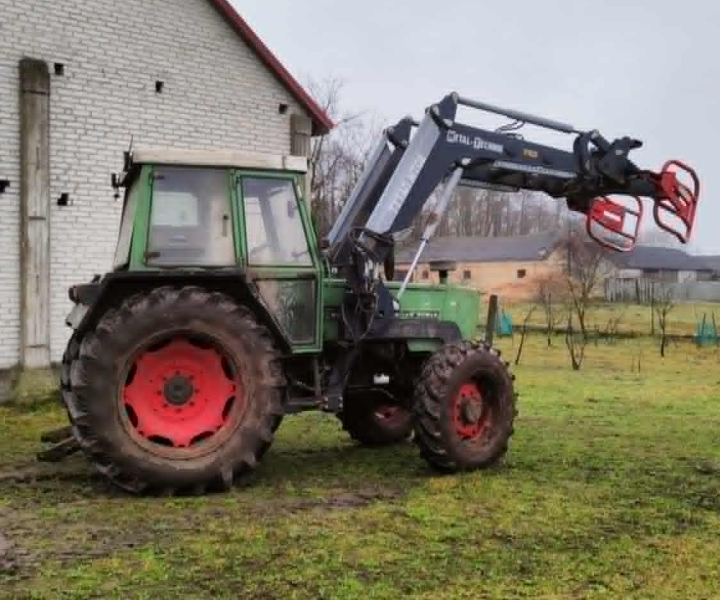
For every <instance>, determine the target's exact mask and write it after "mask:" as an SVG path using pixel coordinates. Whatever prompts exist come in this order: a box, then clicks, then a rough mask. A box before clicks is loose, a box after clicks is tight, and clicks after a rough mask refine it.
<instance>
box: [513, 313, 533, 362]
mask: <svg viewBox="0 0 720 600" xmlns="http://www.w3.org/2000/svg"><path fill="white" fill-rule="evenodd" d="M535 308H536V307H535V306H533V307H531V308H530V310H529V311H528V313H527V314H526V315H525V318H524V319H523V324H522V329H521V330H520V345H519V346H518V351H517V355H516V356H515V365H519V364H520V357H521V356H522V351H523V346H524V345H525V335H526V334H527V325H528V321H530V317H532V315H533V313H534V312H535Z"/></svg>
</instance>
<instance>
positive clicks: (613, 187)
mask: <svg viewBox="0 0 720 600" xmlns="http://www.w3.org/2000/svg"><path fill="white" fill-rule="evenodd" d="M460 106H465V107H470V108H475V109H479V110H484V111H490V112H495V113H498V114H503V115H506V116H508V117H510V118H513V119H515V120H516V121H517V122H520V123H531V124H534V125H538V126H540V127H545V128H548V129H553V130H556V131H560V132H563V133H568V134H575V135H576V136H577V137H576V139H575V142H574V146H573V149H572V150H571V151H568V150H562V149H558V148H553V147H550V146H546V145H542V144H536V143H533V142H529V141H526V140H524V139H522V138H520V137H519V136H517V135H516V134H514V133H512V131H511V130H508V129H507V128H506V129H503V128H500V129H499V130H496V131H489V130H485V129H481V128H477V127H471V126H469V125H465V124H463V123H459V122H458V121H457V119H456V117H457V111H458V107H460ZM641 145H642V143H641V142H640V141H638V140H635V139H632V138H628V137H624V138H620V139H617V140H615V141H613V142H610V141H608V140H606V139H605V138H604V137H603V136H601V135H600V134H599V133H598V132H597V131H588V132H583V131H579V130H577V129H575V128H574V127H572V126H571V125H567V124H565V123H559V122H557V121H551V120H548V119H544V118H541V117H536V116H533V115H529V114H526V113H520V112H517V111H512V110H506V109H502V108H498V107H495V106H492V105H489V104H485V103H481V102H477V101H473V100H469V99H466V98H462V97H460V96H458V95H457V94H454V93H453V94H450V95H448V96H446V97H445V98H443V99H442V100H441V101H440V102H439V103H437V104H435V105H433V106H431V107H430V108H429V109H428V111H427V114H426V116H425V118H424V120H423V121H422V122H421V123H420V124H419V127H418V130H417V132H416V133H415V134H414V136H413V138H412V140H411V141H410V143H409V145H408V146H407V148H404V149H403V152H402V156H401V158H400V159H399V161H398V162H397V165H396V166H395V168H394V171H393V172H392V175H391V177H390V178H389V179H387V183H386V185H384V187H383V189H382V191H381V193H380V192H379V190H376V195H377V196H379V199H377V198H376V202H375V204H374V209H373V210H372V212H371V214H370V216H369V218H368V220H367V222H366V224H365V225H364V227H363V229H365V230H367V231H370V232H373V233H376V234H381V235H389V234H393V233H396V232H399V231H402V230H404V229H406V228H408V227H410V225H411V224H412V222H413V220H414V219H415V217H416V216H417V215H418V214H419V213H420V211H421V210H422V208H423V206H424V205H425V202H426V200H427V199H428V197H429V196H430V195H431V194H432V193H433V192H434V191H435V189H436V188H438V186H439V185H440V184H442V183H446V184H447V183H449V182H452V181H453V180H454V185H478V186H481V187H489V188H498V189H504V190H507V189H510V190H520V189H527V190H534V191H539V192H544V193H546V194H548V195H549V196H551V197H554V198H565V199H566V200H567V203H568V207H569V208H570V209H571V210H574V211H576V212H581V213H584V214H586V215H587V220H588V232H589V233H590V235H591V236H592V237H593V238H594V239H596V241H598V242H599V243H601V244H603V245H605V246H608V247H610V248H612V249H615V250H619V251H627V250H631V249H632V248H633V247H634V245H635V242H636V239H637V231H639V225H640V223H639V219H641V218H642V202H641V201H640V200H639V198H640V197H646V198H649V199H651V200H652V201H653V202H654V215H655V220H656V221H657V223H658V225H659V226H660V227H662V228H663V229H665V230H666V231H668V232H670V233H672V234H673V235H675V236H676V237H677V238H678V239H679V240H680V241H681V242H683V243H686V242H687V241H688V240H689V238H690V235H691V232H692V227H693V223H694V219H695V211H696V206H697V201H698V195H699V184H698V180H697V176H696V175H695V173H694V171H693V170H692V169H691V168H690V167H688V166H687V165H685V164H683V163H680V162H679V161H669V162H668V163H667V164H666V165H665V166H664V167H663V169H661V171H660V172H658V173H655V172H651V171H646V170H642V169H640V168H638V167H637V166H636V165H635V164H634V163H633V162H632V161H630V159H629V154H630V152H631V151H632V150H634V149H636V148H639V147H640V146H641ZM455 171H459V177H454V178H453V177H452V175H453V173H454V172H455ZM680 174H684V175H685V176H686V178H689V181H688V182H686V183H683V182H682V181H681V180H680V178H679V177H678V176H679V175H680ZM446 187H447V186H446ZM452 191H454V190H449V192H450V193H452ZM610 195H620V196H627V197H628V198H629V199H630V202H629V203H622V202H615V201H614V200H611V199H610V198H608V196H610ZM440 208H442V209H443V210H444V208H446V205H445V206H442V203H441V206H440ZM441 217H442V214H435V215H433V218H435V219H439V218H441ZM602 234H606V235H607V236H609V237H603V235H602ZM619 238H622V239H619ZM371 245H372V241H371ZM377 250H378V251H379V252H380V255H382V254H383V252H382V249H381V248H377Z"/></svg>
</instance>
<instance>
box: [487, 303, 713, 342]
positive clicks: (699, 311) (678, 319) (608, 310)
mask: <svg viewBox="0 0 720 600" xmlns="http://www.w3.org/2000/svg"><path fill="white" fill-rule="evenodd" d="M533 306H535V311H534V312H533V314H532V315H531V316H530V320H529V321H528V323H529V324H531V325H536V326H543V327H544V326H545V325H546V320H545V313H544V312H543V307H542V306H541V305H539V304H533V303H532V302H511V301H507V302H505V303H504V305H503V308H504V309H505V311H506V312H507V313H509V314H510V315H511V316H512V320H513V325H514V326H515V327H516V328H519V327H520V326H521V325H522V322H523V321H524V320H525V317H526V316H527V315H528V313H529V312H530V309H531V308H532V307H533ZM713 312H714V313H715V319H716V321H717V322H718V326H719V327H720V304H718V303H702V302H698V303H695V302H678V303H677V304H676V305H675V306H674V307H673V309H672V310H671V311H670V313H669V314H668V321H667V322H668V333H669V334H672V335H678V336H689V335H693V336H694V335H695V334H696V333H697V327H698V324H699V323H702V320H703V315H705V318H706V323H708V324H711V323H712V322H713V321H712V319H713ZM618 318H619V319H620V322H619V324H618V331H620V332H622V333H633V334H635V335H649V334H650V332H651V328H652V310H651V308H650V306H649V305H648V306H643V305H639V304H622V303H616V304H613V303H608V302H596V303H594V304H593V305H592V306H591V307H590V309H589V311H588V316H587V326H588V327H589V328H590V329H592V330H594V329H595V327H596V326H597V328H599V329H600V331H601V332H602V331H604V330H605V329H606V327H607V325H608V322H609V321H610V319H613V320H616V319H618ZM484 319H485V317H484V315H483V317H482V319H481V321H483V322H484ZM566 319H567V316H565V317H564V319H562V321H561V322H560V323H558V326H564V325H566V324H567V322H566ZM575 327H577V322H576V323H575ZM655 332H656V333H658V334H659V332H660V331H659V329H658V324H657V315H656V317H655Z"/></svg>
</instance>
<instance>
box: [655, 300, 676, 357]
mask: <svg viewBox="0 0 720 600" xmlns="http://www.w3.org/2000/svg"><path fill="white" fill-rule="evenodd" d="M674 307H675V302H674V300H673V293H672V288H671V287H670V286H668V287H667V288H665V289H663V288H662V287H661V289H660V291H659V292H658V293H656V292H655V289H653V308H654V310H655V314H656V315H657V322H658V328H659V329H660V356H662V357H663V358H664V357H665V349H666V348H667V342H668V338H667V321H668V315H669V314H670V312H671V311H672V309H673V308H674Z"/></svg>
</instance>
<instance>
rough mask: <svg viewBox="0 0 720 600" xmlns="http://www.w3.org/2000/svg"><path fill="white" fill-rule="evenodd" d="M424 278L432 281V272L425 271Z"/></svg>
mask: <svg viewBox="0 0 720 600" xmlns="http://www.w3.org/2000/svg"><path fill="white" fill-rule="evenodd" d="M422 278H423V279H430V272H429V271H423V272H422Z"/></svg>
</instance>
